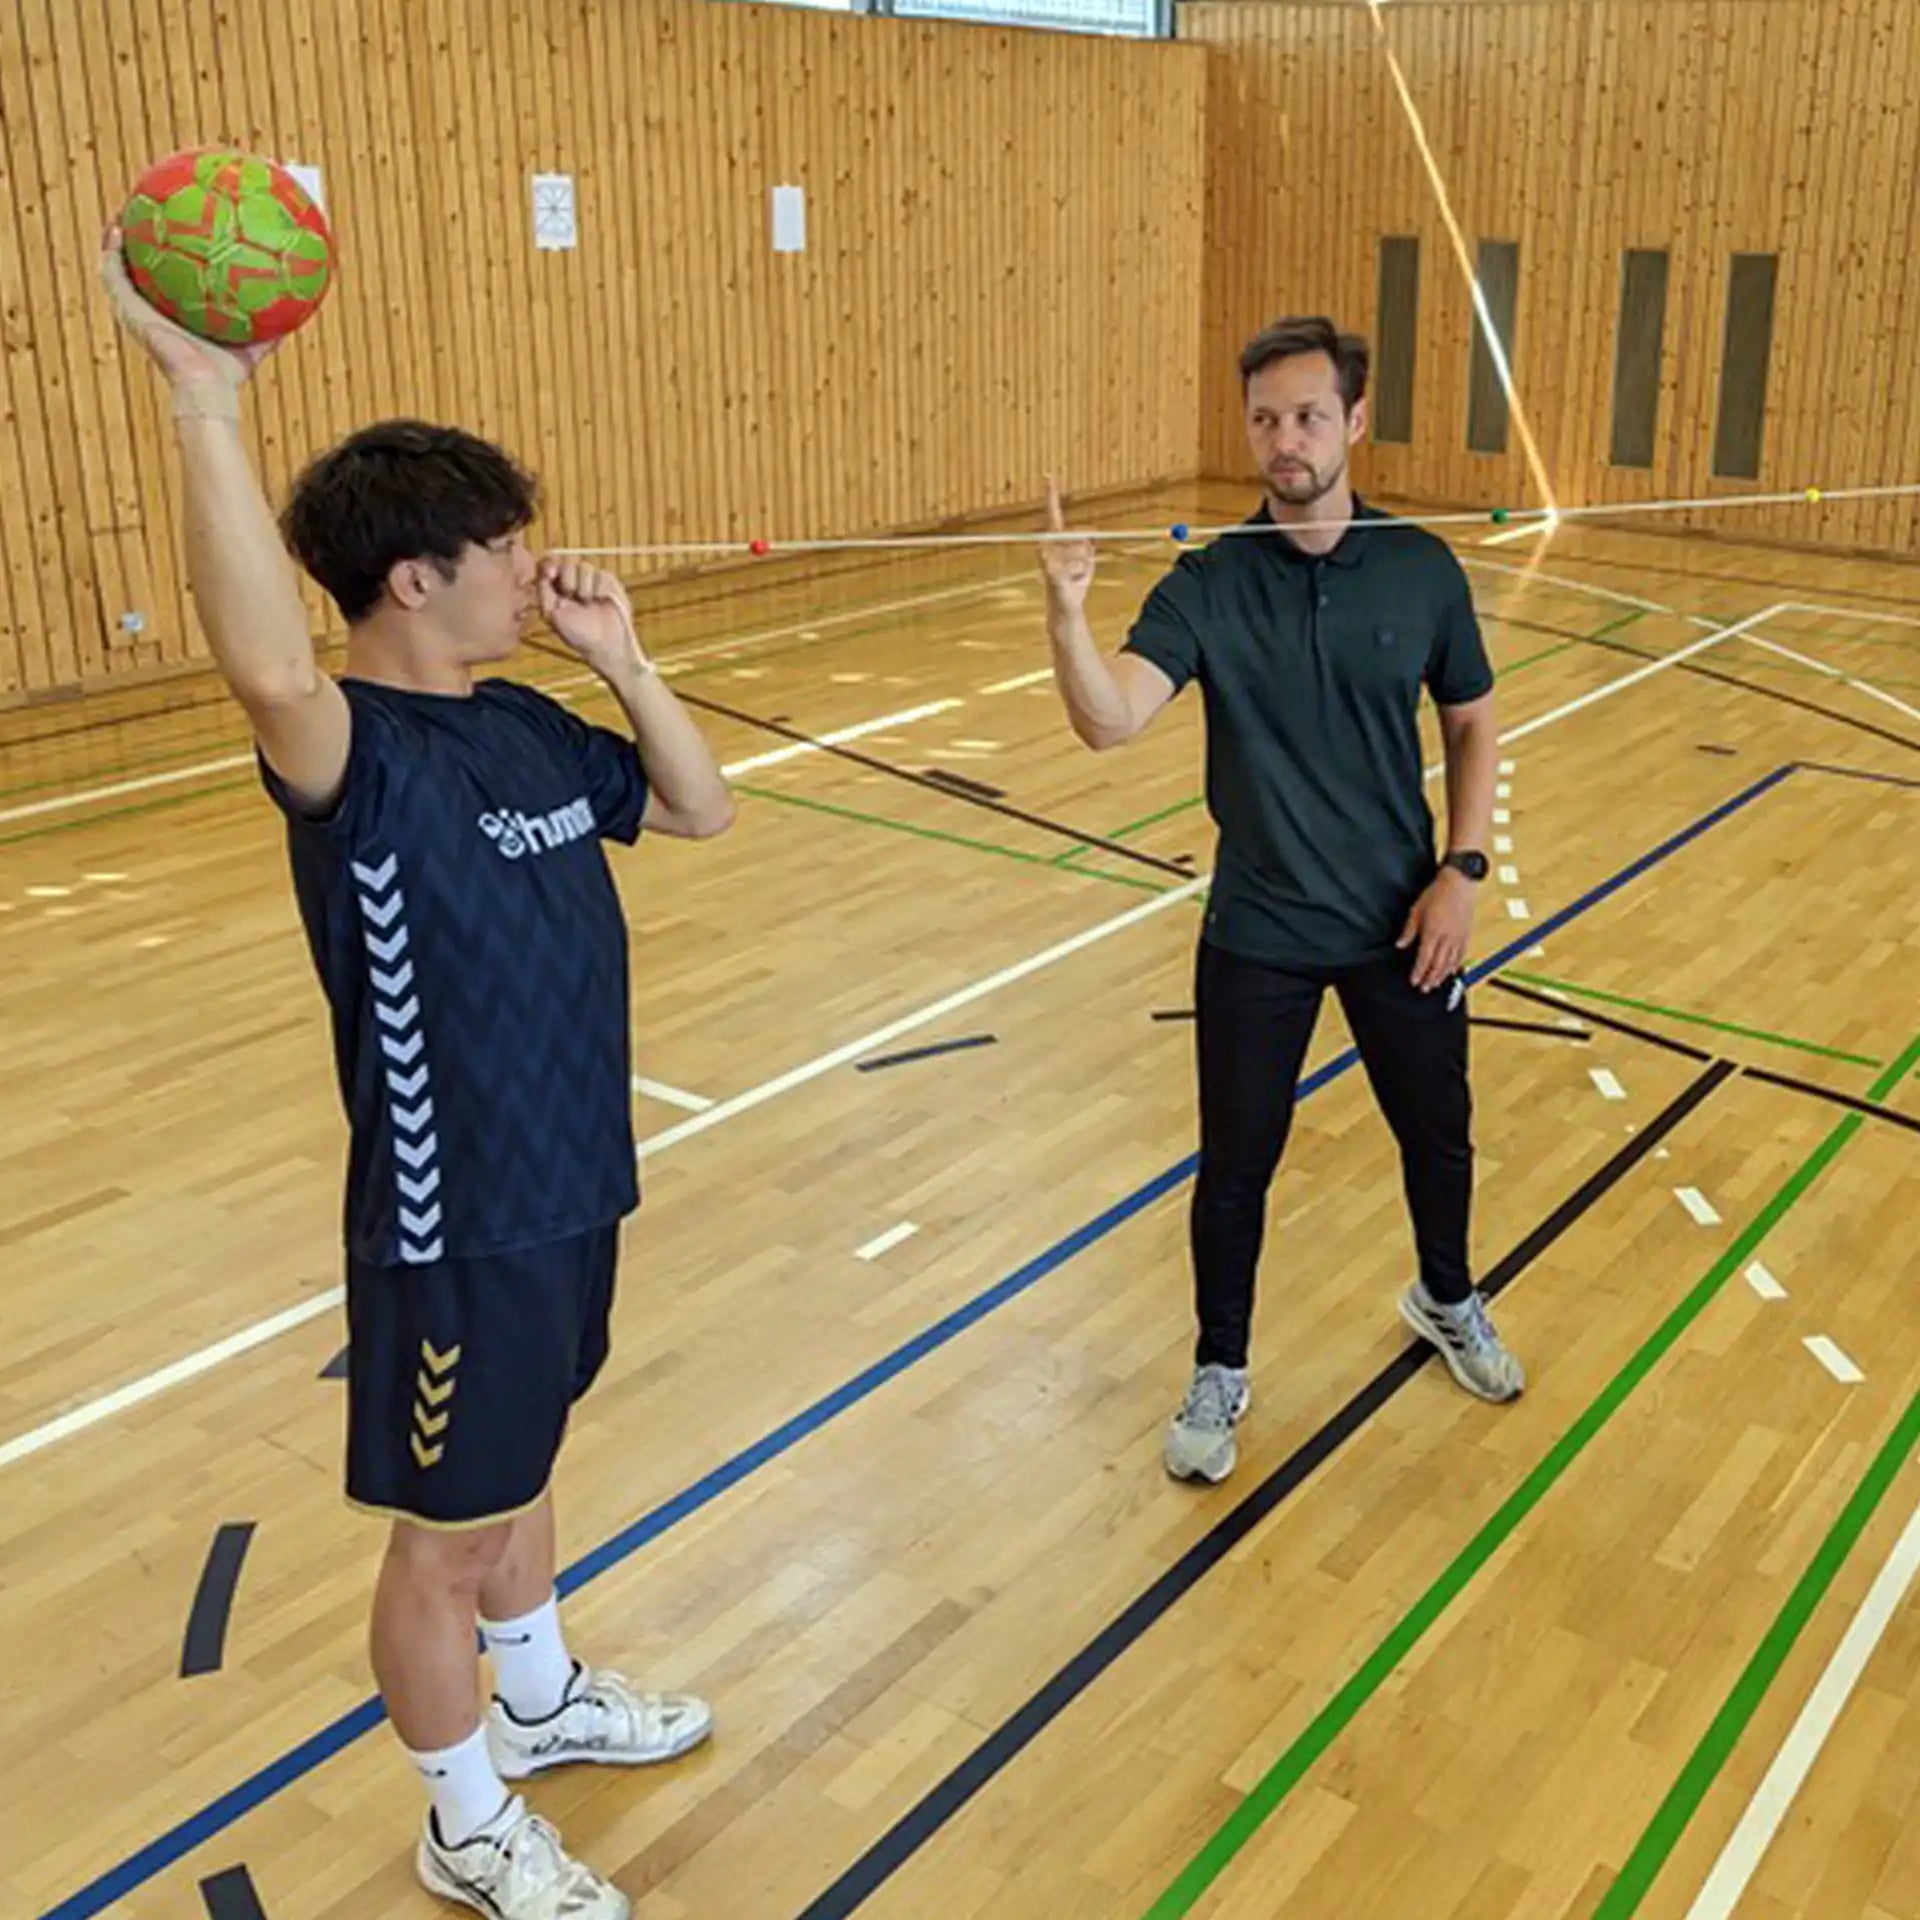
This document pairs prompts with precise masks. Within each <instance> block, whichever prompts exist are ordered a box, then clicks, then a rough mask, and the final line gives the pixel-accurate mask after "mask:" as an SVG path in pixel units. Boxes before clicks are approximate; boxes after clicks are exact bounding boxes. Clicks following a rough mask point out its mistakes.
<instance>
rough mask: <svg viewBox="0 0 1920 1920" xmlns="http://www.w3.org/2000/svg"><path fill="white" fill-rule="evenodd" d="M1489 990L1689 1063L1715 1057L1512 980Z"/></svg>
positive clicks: (1493, 982)
mask: <svg viewBox="0 0 1920 1920" xmlns="http://www.w3.org/2000/svg"><path fill="white" fill-rule="evenodd" d="M1487 984H1488V986H1490V987H1498V988H1499V989H1500V991H1501V992H1502V993H1510V994H1512V995H1513V996H1514V997H1515V998H1516V999H1518V1000H1531V1001H1532V1002H1533V1003H1534V1005H1535V1006H1537V1007H1551V1008H1553V1010H1554V1011H1555V1012H1556V1013H1570V1014H1572V1015H1573V1016H1574V1017H1575V1018H1576V1019H1579V1020H1585V1021H1588V1022H1590V1023H1591V1024H1592V1025H1594V1026H1596V1027H1606V1028H1608V1029H1609V1030H1610V1031H1612V1032H1614V1033H1624V1034H1626V1035H1627V1037H1628V1038H1629V1039H1632V1040H1644V1041H1645V1042H1646V1043H1647V1045H1648V1046H1650V1047H1661V1048H1664V1049H1665V1050H1666V1051H1667V1052H1668V1053H1677V1054H1679V1055H1680V1056H1681V1057H1682V1058H1683V1059H1687V1060H1711V1059H1712V1058H1713V1057H1714V1056H1713V1055H1712V1054H1710V1053H1706V1052H1704V1051H1702V1049H1700V1048H1699V1047H1695V1046H1689V1045H1688V1044H1687V1042H1686V1041H1684V1040H1675V1039H1673V1038H1671V1037H1670V1036H1669V1035H1667V1034H1664V1033H1655V1032H1654V1031H1653V1029H1652V1028H1651V1027H1636V1026H1635V1025H1634V1024H1633V1023H1632V1022H1631V1021H1630V1020H1620V1019H1616V1018H1615V1017H1614V1016H1613V1015H1612V1014H1610V1013H1596V1012H1594V1010H1593V1009H1592V1008H1591V1007H1588V1006H1581V1007H1578V1008H1576V1007H1572V1006H1569V1005H1568V1004H1567V1002H1566V1001H1564V1000H1556V999H1555V998H1554V997H1553V995H1552V994H1550V993H1536V992H1535V991H1534V989H1533V988H1532V987H1521V986H1516V985H1515V984H1514V983H1513V982H1512V981H1511V980H1503V979H1501V978H1500V977H1499V976H1498V975H1495V976H1494V978H1493V979H1491V980H1489V981H1488V982H1487Z"/></svg>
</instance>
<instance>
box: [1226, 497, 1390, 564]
mask: <svg viewBox="0 0 1920 1920" xmlns="http://www.w3.org/2000/svg"><path fill="white" fill-rule="evenodd" d="M1383 517H1384V516H1383V515H1382V514H1381V512H1380V510H1379V509H1378V508H1377V507H1370V506H1368V505H1367V503H1366V502H1365V501H1364V500H1363V499H1361V497H1360V496H1359V495H1358V494H1357V493H1356V494H1355V495H1354V496H1353V520H1354V524H1353V525H1350V526H1349V527H1348V528H1347V530H1346V532H1345V533H1343V534H1342V535H1341V536H1340V538H1339V539H1338V540H1337V541H1336V542H1335V543H1334V545H1333V546H1332V547H1330V548H1329V549H1328V550H1327V551H1326V552H1325V553H1308V552H1307V551H1306V549H1305V548H1304V547H1300V546H1297V545H1296V544H1295V543H1294V541H1293V540H1292V539H1291V538H1290V537H1289V535H1288V533H1287V531H1286V529H1285V528H1284V527H1282V528H1279V529H1278V530H1277V536H1276V537H1275V538H1274V539H1272V540H1267V541H1263V542H1262V543H1261V544H1262V545H1263V546H1266V547H1267V548H1269V549H1270V550H1271V551H1272V553H1273V554H1274V555H1275V557H1276V558H1278V559H1280V560H1283V561H1286V562H1288V563H1289V564H1291V565H1295V566H1300V565H1306V564H1309V563H1311V562H1313V561H1315V560H1318V561H1321V562H1322V563H1324V564H1325V565H1327V566H1330V567H1357V566H1358V565H1359V564H1360V551H1361V547H1362V546H1363V544H1364V542H1365V536H1364V535H1363V534H1361V533H1360V532H1359V531H1358V523H1359V522H1360V521H1362V520H1379V519H1382V518H1383ZM1273 524H1274V521H1273V513H1272V510H1271V509H1270V508H1269V507H1268V505H1267V503H1266V501H1264V500H1262V501H1261V502H1260V507H1259V511H1258V512H1256V513H1255V514H1254V515H1253V517H1252V518H1251V519H1250V520H1249V521H1248V522H1247V525H1248V526H1250V527H1271V526H1272V525H1273Z"/></svg>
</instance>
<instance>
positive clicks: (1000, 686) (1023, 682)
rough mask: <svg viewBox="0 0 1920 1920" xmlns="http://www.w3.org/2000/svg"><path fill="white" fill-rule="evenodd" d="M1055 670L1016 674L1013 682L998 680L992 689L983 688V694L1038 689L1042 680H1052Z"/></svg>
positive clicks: (1045, 669) (1047, 668)
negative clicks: (1028, 688) (1023, 688)
mask: <svg viewBox="0 0 1920 1920" xmlns="http://www.w3.org/2000/svg"><path fill="white" fill-rule="evenodd" d="M1052 678H1053V669H1052V668H1051V667H1042V668H1041V669H1040V671H1039V672H1038V673H1021V674H1016V675H1015V676H1014V677H1013V678H1012V679H1011V680H996V681H995V682H994V683H993V685H992V686H990V687H982V688H981V689H980V691H981V692H982V693H1017V692H1018V691H1019V690H1020V689H1021V688H1022V687H1037V686H1038V685H1039V684H1040V682H1041V681H1042V680H1051V679H1052Z"/></svg>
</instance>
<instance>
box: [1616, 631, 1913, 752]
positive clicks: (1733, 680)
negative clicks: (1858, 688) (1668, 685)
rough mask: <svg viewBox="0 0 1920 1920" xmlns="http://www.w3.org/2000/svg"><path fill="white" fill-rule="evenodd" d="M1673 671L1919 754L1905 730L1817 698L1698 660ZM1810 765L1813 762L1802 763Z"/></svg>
mask: <svg viewBox="0 0 1920 1920" xmlns="http://www.w3.org/2000/svg"><path fill="white" fill-rule="evenodd" d="M1588 644H1589V645H1592V646H1596V647H1605V648H1606V649H1607V651H1608V652H1609V653H1624V654H1627V655H1629V656H1630V657H1631V658H1633V659H1635V660H1648V661H1651V660H1658V659H1659V658H1660V655H1659V654H1657V653H1642V652H1641V651H1640V649H1639V648H1638V647H1630V646H1628V645H1627V643H1626V642H1625V641H1624V640H1611V639H1607V638H1605V637H1601V638H1599V639H1594V638H1593V637H1592V636H1588ZM1674 672H1676V673H1690V674H1692V675H1693V676H1694V677H1695V678H1696V679H1699V680H1717V681H1718V682H1719V683H1720V684H1721V685H1722V686H1723V687H1738V688H1739V689H1740V691H1741V692H1742V693H1757V694H1759V695H1760V696H1761V698H1762V699H1765V700H1777V701H1779V703H1780V704H1781V705H1782V706H1786V707H1798V708H1799V709H1800V711H1801V712H1802V713H1817V714H1818V715H1819V716H1820V717H1821V719H1823V720H1837V721H1838V722H1839V723H1840V725H1841V726H1843V727H1852V728H1853V730H1854V731H1855V732H1856V733H1870V734H1872V735H1873V736H1874V738H1875V739H1876V740H1886V741H1889V742H1891V743H1892V744H1893V745H1894V746H1896V747H1905V748H1906V749H1907V751H1908V752H1909V753H1920V740H1915V739H1913V738H1911V737H1910V736H1909V735H1907V734H1904V733H1895V732H1894V730H1893V729H1892V728H1891V727H1881V726H1876V725H1875V724H1874V723H1873V722H1872V721H1871V720H1859V719H1856V718H1855V717H1854V716H1853V715H1852V714H1850V713H1840V712H1838V711H1837V710H1836V709H1834V708H1832V707H1823V706H1822V705H1821V704H1820V703H1819V701H1817V700H1802V699H1801V698H1800V696H1799V695H1798V694H1797V693H1787V692H1785V691H1783V690H1782V689H1781V688H1779V687H1766V686H1762V685H1760V684H1759V683H1758V682H1757V681H1753V680H1742V679H1741V678H1740V677H1739V676H1738V675H1737V674H1732V673H1722V672H1721V671H1720V669H1719V668H1718V667H1703V666H1702V665H1701V664H1700V662H1699V661H1698V660H1681V661H1679V662H1677V663H1676V664H1675V666H1674ZM1803 764H1805V765H1811V764H1812V762H1810V761H1809V762H1803Z"/></svg>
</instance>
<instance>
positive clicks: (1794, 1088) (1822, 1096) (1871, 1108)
mask: <svg viewBox="0 0 1920 1920" xmlns="http://www.w3.org/2000/svg"><path fill="white" fill-rule="evenodd" d="M1741 1071H1742V1072H1743V1073H1744V1074H1745V1075H1746V1077H1747V1078H1748V1079H1749V1080H1764V1081H1765V1082H1766V1083H1767V1085H1768V1086H1770V1087H1785V1088H1786V1089H1787V1091H1788V1092H1789V1093H1804V1094H1809V1095H1811V1096H1812V1098H1814V1099H1815V1100H1825V1101H1827V1102H1829V1103H1830V1104H1831V1105H1833V1106H1836V1107H1851V1108H1852V1109H1853V1110H1854V1112H1855V1113H1864V1114H1865V1115H1866V1116H1867V1118H1868V1119H1870V1120H1885V1121H1887V1122H1889V1123H1890V1124H1891V1125H1893V1126H1896V1127H1905V1128H1906V1129H1907V1130H1908V1132H1910V1133H1920V1119H1916V1118H1915V1117H1914V1116H1913V1115H1912V1114H1910V1113H1902V1112H1901V1111H1900V1110H1899V1109H1898V1108H1897V1107H1886V1106H1882V1105H1881V1104H1880V1103H1879V1102H1878V1101H1877V1100H1859V1099H1856V1098H1855V1097H1854V1096H1853V1095H1852V1094H1850V1093H1836V1092H1835V1091H1834V1090H1833V1088H1831V1087H1822V1086H1817V1085H1815V1083H1814V1082H1813V1081H1811V1080H1796V1079H1794V1078H1793V1077H1792V1076H1791V1075H1790V1074H1785V1073H1772V1072H1770V1071H1768V1069H1767V1068H1765V1067H1743V1068H1742V1069H1741Z"/></svg>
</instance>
